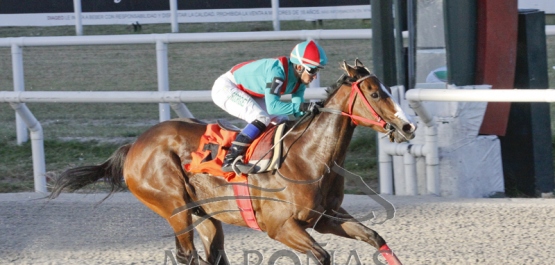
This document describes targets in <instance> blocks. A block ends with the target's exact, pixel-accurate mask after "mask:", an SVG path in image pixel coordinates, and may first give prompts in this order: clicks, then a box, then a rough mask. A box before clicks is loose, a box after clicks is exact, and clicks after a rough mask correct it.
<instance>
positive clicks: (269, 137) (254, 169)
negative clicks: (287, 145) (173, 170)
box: [183, 121, 285, 182]
mask: <svg viewBox="0 0 555 265" xmlns="http://www.w3.org/2000/svg"><path fill="white" fill-rule="evenodd" d="M284 131H285V124H280V125H269V126H268V128H267V129H266V130H265V131H264V132H263V133H262V134H261V135H260V136H259V137H258V138H257V139H255V140H254V141H253V142H252V144H251V145H250V147H249V148H248V149H247V151H246V153H245V156H244V158H243V159H244V161H245V164H247V166H248V167H249V170H248V172H242V173H243V174H244V175H247V174H256V173H263V172H268V171H272V170H275V169H278V168H279V167H280V165H281V157H282V156H281V152H282V144H281V142H280V141H279V140H280V139H281V137H282V136H283V133H284ZM239 132H240V130H239V128H237V127H235V126H233V125H231V126H230V125H229V124H225V123H224V122H222V121H218V123H215V124H208V125H207V126H206V131H205V133H204V134H203V135H202V136H201V139H200V142H199V147H198V149H197V150H196V151H195V152H193V153H191V156H192V160H191V163H189V164H185V165H184V166H183V168H184V169H185V170H186V171H188V172H191V173H208V174H211V175H213V176H220V177H223V178H225V179H226V180H227V181H229V182H233V181H236V180H237V178H239V177H242V178H244V176H237V174H236V173H235V172H223V171H222V170H221V167H222V161H223V160H224V157H225V155H226V154H227V151H228V149H229V148H230V147H231V142H233V140H235V137H236V136H237V134H239ZM272 147H273V148H272ZM243 174H241V175H243Z"/></svg>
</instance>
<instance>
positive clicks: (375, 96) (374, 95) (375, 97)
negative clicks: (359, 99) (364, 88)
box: [370, 92, 380, 99]
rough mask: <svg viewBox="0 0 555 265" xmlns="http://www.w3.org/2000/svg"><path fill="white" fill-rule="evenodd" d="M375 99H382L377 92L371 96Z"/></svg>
mask: <svg viewBox="0 0 555 265" xmlns="http://www.w3.org/2000/svg"><path fill="white" fill-rule="evenodd" d="M370 96H371V97H372V98H373V99H377V98H379V97H380V95H378V93H377V92H374V93H372V95H370Z"/></svg>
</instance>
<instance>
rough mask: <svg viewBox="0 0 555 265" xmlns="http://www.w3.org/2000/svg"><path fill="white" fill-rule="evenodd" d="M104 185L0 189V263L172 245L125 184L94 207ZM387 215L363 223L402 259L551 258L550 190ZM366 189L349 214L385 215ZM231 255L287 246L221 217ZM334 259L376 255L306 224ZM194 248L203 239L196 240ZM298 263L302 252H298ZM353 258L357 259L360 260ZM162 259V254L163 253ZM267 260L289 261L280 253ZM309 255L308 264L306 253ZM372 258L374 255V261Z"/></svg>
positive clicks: (554, 230) (66, 260)
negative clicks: (50, 193) (75, 189)
mask: <svg viewBox="0 0 555 265" xmlns="http://www.w3.org/2000/svg"><path fill="white" fill-rule="evenodd" d="M103 196H104V195H103V194H95V195H86V196H85V195H82V194H63V195H62V196H61V197H60V198H58V199H56V200H53V201H50V202H48V203H46V201H45V200H31V199H33V198H38V197H40V195H38V194H34V193H14V194H0V213H1V214H0V237H1V239H0V264H98V265H99V264H164V254H165V251H166V250H170V249H172V248H173V247H174V239H173V237H172V236H171V234H172V231H171V229H170V227H169V225H167V224H166V222H165V221H164V220H163V219H162V218H160V217H158V216H157V215H155V214H154V213H153V212H151V211H150V210H149V209H147V208H146V207H145V206H143V205H142V204H141V203H139V202H138V201H137V200H136V199H135V198H134V197H133V195H131V194H129V193H119V194H117V195H116V196H114V197H112V198H110V199H108V200H107V201H105V202H103V203H102V204H100V205H99V206H98V207H96V208H95V207H94V206H95V204H96V203H97V202H98V201H100V200H101V199H102V198H103ZM385 198H386V199H388V200H389V201H390V202H391V203H392V204H393V205H395V207H396V216H395V218H393V219H391V220H387V221H386V222H384V223H383V224H372V221H371V220H370V221H366V222H365V224H367V225H371V227H372V228H373V229H375V230H376V231H377V232H378V233H380V234H381V235H382V236H383V237H384V238H385V239H386V240H387V241H388V243H389V246H390V247H391V248H392V249H393V250H394V251H395V252H396V253H397V255H398V256H399V258H400V259H401V261H403V263H404V264H405V265H407V264H408V265H411V264H426V265H427V264H496V265H497V264H553V263H554V262H555V199H447V198H435V197H385ZM376 205H377V204H376V203H375V202H373V201H372V200H371V199H370V198H369V197H367V196H361V195H357V196H352V195H351V196H347V197H346V199H345V202H344V206H345V208H346V209H348V210H349V211H350V212H351V213H352V214H354V215H355V216H359V217H360V216H364V215H366V214H367V213H368V212H369V210H374V211H376V214H378V219H379V217H383V216H384V215H385V211H383V209H382V210H380V208H379V207H377V206H376ZM224 229H225V232H226V252H227V254H228V257H229V259H230V262H231V264H247V263H245V259H244V254H245V253H247V254H248V253H252V252H258V253H260V254H262V255H263V257H264V260H263V261H262V262H260V261H259V260H257V259H256V258H255V257H256V255H255V254H249V255H248V256H249V260H250V264H251V265H252V264H268V259H269V257H270V256H272V255H273V254H275V253H276V252H278V251H279V250H284V249H287V248H286V247H285V246H283V245H282V244H281V243H278V242H275V241H273V240H271V239H269V238H268V237H267V236H266V235H265V234H264V233H261V232H257V231H254V230H250V229H246V228H238V227H232V226H224ZM309 232H310V233H311V234H313V236H314V237H315V238H316V239H317V241H318V242H320V243H325V244H326V246H325V249H327V250H328V251H330V252H331V251H334V253H335V264H347V260H348V257H349V256H351V260H350V263H349V264H376V263H375V262H374V259H373V254H374V253H375V251H374V249H372V248H371V247H370V246H368V245H366V244H364V243H361V242H358V241H354V240H347V239H340V238H338V237H335V236H331V235H320V234H318V233H317V232H315V231H311V230H309ZM196 245H197V248H198V249H199V250H200V249H202V245H201V244H200V242H199V241H197V243H196ZM298 257H299V258H300V260H302V264H307V263H306V256H305V255H301V254H298ZM356 258H359V259H360V263H359V262H358V261H357V259H356ZM168 264H171V263H168ZM274 264H292V262H291V261H289V260H287V259H286V258H281V259H279V260H278V262H276V263H274ZM310 264H314V262H312V261H311V263H310ZM378 264H379V263H378Z"/></svg>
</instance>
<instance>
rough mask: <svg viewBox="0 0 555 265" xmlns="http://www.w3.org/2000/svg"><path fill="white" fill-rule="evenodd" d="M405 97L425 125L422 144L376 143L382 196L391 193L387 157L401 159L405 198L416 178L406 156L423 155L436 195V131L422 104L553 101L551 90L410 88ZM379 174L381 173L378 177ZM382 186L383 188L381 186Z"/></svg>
mask: <svg viewBox="0 0 555 265" xmlns="http://www.w3.org/2000/svg"><path fill="white" fill-rule="evenodd" d="M405 98H406V99H407V100H408V101H409V105H410V107H411V108H412V109H413V110H414V111H415V112H416V114H417V115H418V117H419V118H420V119H421V120H422V122H423V123H424V124H425V127H424V133H425V144H423V145H413V144H408V143H400V144H398V143H389V142H380V149H383V150H381V151H384V152H385V153H382V152H380V157H379V158H380V190H381V192H382V193H384V194H392V193H393V181H392V179H393V176H392V173H391V172H390V170H388V169H389V168H391V166H392V165H391V163H392V162H391V157H390V156H391V155H399V156H405V167H408V169H406V171H408V172H409V174H408V175H407V176H405V178H406V180H405V181H406V183H407V188H408V189H410V191H408V192H407V193H408V195H417V194H416V189H415V187H416V186H415V185H416V184H415V183H416V176H415V174H413V173H412V172H413V171H414V169H413V168H412V167H414V165H413V164H414V163H413V162H412V160H411V159H410V158H407V157H406V156H407V155H410V156H424V157H425V158H426V181H427V190H428V193H430V194H435V195H440V194H441V191H440V183H439V182H440V180H439V173H438V172H439V170H438V164H439V163H438V162H439V150H438V145H437V142H438V140H437V137H438V136H437V128H436V124H435V122H434V119H433V114H430V113H429V112H428V111H427V110H426V109H425V108H424V105H423V104H422V101H447V102H449V101H466V102H468V101H473V102H555V89H475V90H472V89H411V90H409V91H407V92H406V94H405ZM382 173H383V174H382ZM382 183H383V184H384V185H382Z"/></svg>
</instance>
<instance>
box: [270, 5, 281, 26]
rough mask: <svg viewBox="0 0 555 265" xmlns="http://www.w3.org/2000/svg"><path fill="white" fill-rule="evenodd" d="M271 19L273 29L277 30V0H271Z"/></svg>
mask: <svg viewBox="0 0 555 265" xmlns="http://www.w3.org/2000/svg"><path fill="white" fill-rule="evenodd" d="M272 20H273V24H274V31H279V30H280V28H279V0H272Z"/></svg>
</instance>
